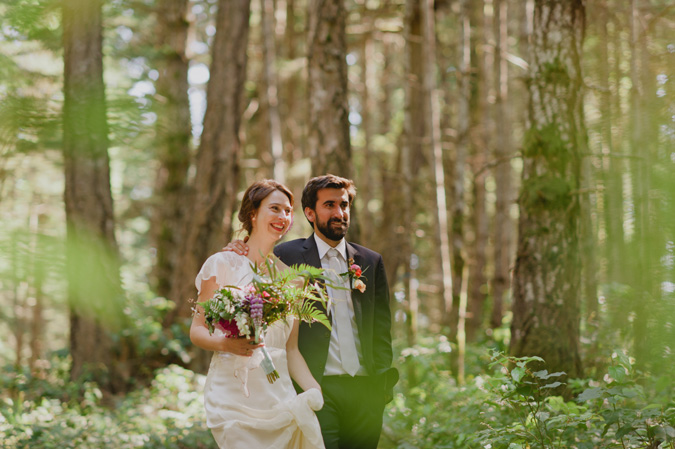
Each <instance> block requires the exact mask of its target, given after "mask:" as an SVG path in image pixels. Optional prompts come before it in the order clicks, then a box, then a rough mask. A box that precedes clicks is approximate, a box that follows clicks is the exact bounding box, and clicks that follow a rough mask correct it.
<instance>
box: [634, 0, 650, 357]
mask: <svg viewBox="0 0 675 449" xmlns="http://www.w3.org/2000/svg"><path fill="white" fill-rule="evenodd" d="M641 3H642V2H641V1H640V0H632V1H631V48H630V49H631V61H630V78H631V90H630V105H631V108H630V109H631V115H630V122H631V146H632V148H633V155H634V156H635V158H634V160H633V163H632V165H631V178H632V194H633V210H634V214H635V215H634V216H635V226H634V232H633V236H632V241H631V247H632V251H633V254H634V255H633V257H632V258H631V260H632V261H633V264H632V267H631V268H632V270H631V272H632V273H633V279H632V284H633V286H634V287H635V290H636V291H637V294H638V298H636V300H635V301H634V302H633V305H634V309H633V312H634V314H635V321H634V323H633V326H634V333H633V339H634V340H633V345H634V348H633V351H634V353H635V355H636V357H637V362H638V366H640V367H641V368H642V369H644V367H645V361H646V359H648V358H649V354H650V352H651V347H650V346H651V345H650V341H649V335H648V321H649V320H650V318H651V317H650V316H649V314H650V312H652V311H653V310H654V309H653V298H654V296H655V294H654V293H655V292H654V291H653V290H654V283H653V282H652V277H653V276H654V270H653V268H652V263H651V259H652V255H651V243H652V242H651V230H650V223H649V221H650V210H649V209H650V207H649V206H650V205H649V189H650V187H649V186H650V174H649V168H650V165H651V161H650V159H651V154H650V153H651V150H652V145H651V142H650V139H651V138H653V136H652V135H651V134H650V133H649V131H648V120H649V116H650V111H649V108H648V107H647V105H646V102H645V98H646V97H645V96H646V95H648V98H654V96H652V95H651V92H650V93H649V94H648V93H647V92H646V90H647V89H646V82H645V81H646V80H645V76H644V73H646V67H645V66H646V64H647V63H646V57H645V54H647V52H648V50H647V48H646V44H645V39H646V36H645V30H644V29H643V26H642V24H641V22H642V20H643V18H642V17H641V16H640V5H641Z"/></svg>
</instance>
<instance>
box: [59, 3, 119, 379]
mask: <svg viewBox="0 0 675 449" xmlns="http://www.w3.org/2000/svg"><path fill="white" fill-rule="evenodd" d="M101 30H102V24H101V2H100V1H95V0H66V1H64V2H63V47H64V109H63V152H64V163H65V164H64V165H65V178H66V179H65V193H64V199H65V206H66V220H67V245H68V248H67V256H66V260H67V262H66V263H67V277H68V300H69V305H70V353H71V356H72V366H71V373H70V374H71V378H72V379H73V380H76V379H78V378H80V377H81V376H83V375H85V373H90V374H91V375H92V379H94V380H95V381H96V382H97V383H98V384H99V386H100V387H101V388H102V389H104V390H106V391H111V392H115V391H120V390H123V388H124V383H125V381H126V380H127V378H128V372H127V369H125V368H124V367H123V365H124V363H125V362H126V361H125V360H124V359H123V358H120V357H123V355H121V354H120V353H122V354H123V352H124V346H125V345H124V344H122V345H120V344H119V343H113V340H112V338H111V335H110V334H109V332H108V331H109V330H111V329H116V330H119V329H121V328H122V326H123V316H124V315H123V313H122V310H123V306H124V298H123V294H122V289H121V284H120V276H119V262H118V257H117V244H116V241H115V235H114V217H113V201H112V195H111V192H110V168H109V159H108V125H107V120H106V105H105V94H104V84H103V55H102V36H101Z"/></svg>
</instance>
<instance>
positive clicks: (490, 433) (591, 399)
mask: <svg viewBox="0 0 675 449" xmlns="http://www.w3.org/2000/svg"><path fill="white" fill-rule="evenodd" d="M493 360H494V362H493V366H495V365H496V366H499V367H500V374H498V375H496V376H495V377H493V378H491V380H490V382H488V383H487V385H488V389H489V390H490V391H491V392H492V393H493V395H492V396H491V401H493V402H492V403H493V405H494V406H495V410H499V409H498V408H497V407H499V406H501V410H499V411H498V413H499V416H500V417H502V418H503V414H504V412H505V411H506V412H508V414H510V415H511V416H513V417H515V418H517V419H516V420H514V421H513V422H512V423H510V424H509V425H507V426H503V427H495V426H490V427H489V428H488V429H487V430H484V431H482V432H480V433H479V434H478V438H479V440H480V441H481V445H483V446H485V445H488V444H489V445H491V447H495V448H501V447H504V448H506V447H508V448H511V447H514V448H516V447H517V448H525V447H540V448H559V447H575V448H588V449H591V448H594V449H595V448H611V447H623V448H643V447H650V448H657V447H661V446H659V445H660V444H667V445H668V446H663V447H672V445H673V444H675V428H674V427H673V426H675V403H674V402H673V400H672V396H669V395H664V396H660V395H657V394H652V395H648V394H647V393H646V390H645V388H644V387H643V386H642V385H640V384H639V383H638V381H639V380H642V381H644V380H645V379H640V378H639V373H636V372H635V371H634V369H633V365H632V363H631V361H630V360H629V358H628V357H627V356H625V355H624V354H622V353H619V352H617V353H615V354H614V356H613V358H612V364H611V365H610V366H609V368H608V372H607V375H605V377H604V379H603V381H602V382H598V381H594V380H589V381H584V380H575V381H571V382H570V384H571V385H570V388H573V389H579V388H580V387H582V386H584V385H585V384H587V383H588V384H590V385H597V386H592V387H590V388H586V389H585V390H584V391H583V392H582V393H581V394H579V395H578V397H577V399H576V400H575V401H564V400H563V398H562V397H560V396H554V395H552V394H551V392H552V391H555V389H556V388H557V387H559V386H560V381H558V380H555V379H557V378H560V377H561V376H563V375H564V374H565V373H548V372H547V371H546V370H539V371H532V370H530V369H529V367H528V365H529V364H531V363H533V364H538V362H543V360H542V359H540V358H539V357H521V358H514V357H508V356H505V355H503V354H501V353H496V352H495V353H494V354H493ZM659 397H660V399H659ZM505 409H506V410H505ZM485 447H486V446H485Z"/></svg>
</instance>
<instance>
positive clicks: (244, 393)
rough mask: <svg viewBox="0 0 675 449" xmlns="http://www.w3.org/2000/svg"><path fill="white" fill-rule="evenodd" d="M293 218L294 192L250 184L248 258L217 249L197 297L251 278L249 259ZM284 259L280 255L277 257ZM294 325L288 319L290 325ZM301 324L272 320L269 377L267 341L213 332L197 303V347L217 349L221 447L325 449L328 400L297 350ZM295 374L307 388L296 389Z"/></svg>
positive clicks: (215, 418) (214, 419)
mask: <svg viewBox="0 0 675 449" xmlns="http://www.w3.org/2000/svg"><path fill="white" fill-rule="evenodd" d="M292 219H293V194H292V193H291V192H290V191H289V190H288V188H286V187H285V186H284V185H282V184H280V183H278V182H276V181H273V180H262V181H258V182H255V183H254V184H252V185H251V186H250V187H249V188H248V189H247V190H246V192H245V193H244V199H243V200H242V203H241V208H240V210H239V221H240V222H241V223H242V227H243V228H244V230H246V231H247V232H248V234H249V240H248V246H249V248H250V250H249V252H248V254H249V256H248V257H247V256H241V255H238V254H236V253H234V252H219V253H216V254H214V255H212V256H211V257H209V258H208V259H207V260H206V262H204V265H203V266H202V268H201V270H200V271H199V274H198V275H197V278H196V280H195V285H196V286H197V290H198V292H199V296H198V302H204V301H206V300H208V299H210V298H211V297H212V296H213V294H214V293H215V292H216V290H218V289H220V288H222V287H224V286H228V285H232V286H239V287H241V286H244V285H246V284H248V283H249V282H250V281H251V279H252V276H253V270H252V269H251V263H258V264H261V263H262V262H263V261H264V258H265V257H266V256H267V255H269V254H271V251H272V249H273V247H274V245H275V244H276V242H277V241H278V240H279V239H280V238H281V237H283V235H284V234H285V233H286V232H287V231H288V229H289V228H290V226H291V223H292ZM276 263H277V264H281V262H280V261H278V260H277V261H276ZM288 324H290V325H288ZM298 329H299V323H298V321H297V320H294V322H292V323H286V322H281V321H278V322H275V323H274V324H272V325H270V326H269V328H268V330H267V332H266V334H265V340H264V345H265V348H266V349H267V352H269V354H270V356H271V358H272V360H273V362H274V365H275V366H276V368H277V371H278V372H279V375H280V378H279V379H278V380H277V381H276V382H274V383H271V384H270V383H269V382H268V380H267V377H266V376H265V374H264V372H263V369H262V368H261V367H260V361H261V358H262V356H261V354H260V351H255V349H256V348H258V347H260V346H262V344H255V343H254V342H253V340H249V339H247V338H243V337H241V338H231V337H227V336H226V335H225V334H223V333H222V332H219V331H217V330H216V332H214V333H213V334H209V330H208V328H207V326H206V323H205V319H204V309H203V308H202V307H201V306H200V305H197V307H196V308H195V314H194V316H193V319H192V325H191V327H190V340H192V343H194V344H195V345H197V346H199V347H201V348H203V349H206V350H209V351H214V354H213V358H212V359H211V365H210V367H209V372H208V375H207V378H206V384H205V387H204V405H205V408H206V420H207V425H208V427H209V428H210V429H211V433H212V434H213V436H214V438H215V439H216V442H217V443H218V446H219V447H220V448H228V449H229V448H242V449H244V448H245V449H250V448H267V447H269V448H272V447H273V448H288V449H305V448H323V447H324V444H323V440H322V437H321V430H320V428H319V421H318V420H317V418H316V415H315V414H314V411H315V410H319V409H321V407H322V406H323V396H322V395H321V387H320V386H319V383H318V382H317V381H316V380H315V379H314V377H312V374H311V373H310V371H309V368H308V367H307V364H306V363H305V359H304V358H303V357H302V355H301V354H300V350H299V348H298ZM291 377H292V378H293V380H294V381H295V382H296V383H297V384H298V385H299V386H300V388H302V390H303V391H304V392H303V393H301V394H300V395H298V394H297V393H296V392H295V389H294V388H293V384H292V381H291Z"/></svg>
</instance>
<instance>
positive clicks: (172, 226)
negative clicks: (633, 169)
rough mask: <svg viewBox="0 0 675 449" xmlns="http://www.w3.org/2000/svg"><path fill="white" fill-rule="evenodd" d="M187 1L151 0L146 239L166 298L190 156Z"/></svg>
mask: <svg viewBox="0 0 675 449" xmlns="http://www.w3.org/2000/svg"><path fill="white" fill-rule="evenodd" d="M188 3H189V2H188V1H187V0H178V1H171V2H158V4H157V11H156V15H157V30H156V31H157V32H156V36H157V43H158V45H159V47H158V48H159V54H158V56H157V60H156V63H157V70H158V72H159V78H158V79H157V82H156V83H155V86H156V89H157V94H156V95H155V111H156V114H157V126H156V133H157V134H156V139H157V150H156V151H157V160H158V162H159V168H158V170H157V179H156V181H155V203H154V205H153V206H154V210H153V217H152V223H151V241H152V245H153V246H154V247H155V250H156V252H157V262H156V263H155V266H154V273H153V274H154V282H155V285H156V289H157V294H158V295H160V296H165V297H168V296H169V294H170V292H171V287H172V284H173V281H174V277H173V270H174V266H175V265H176V259H177V258H178V257H179V256H178V255H179V251H180V248H181V239H182V237H183V236H182V232H181V225H182V223H183V220H184V218H185V217H184V214H185V211H186V210H185V195H186V192H187V173H188V168H189V167H190V161H191V149H190V138H191V136H192V123H191V119H190V104H189V100H188V87H189V86H188V79H187V74H188V65H189V61H188V59H187V55H186V45H187V35H188V29H189V23H188V20H187V10H188Z"/></svg>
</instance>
